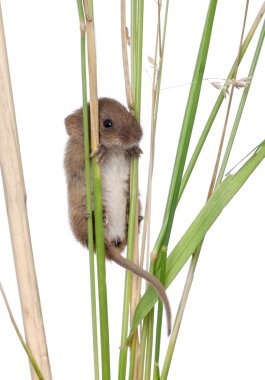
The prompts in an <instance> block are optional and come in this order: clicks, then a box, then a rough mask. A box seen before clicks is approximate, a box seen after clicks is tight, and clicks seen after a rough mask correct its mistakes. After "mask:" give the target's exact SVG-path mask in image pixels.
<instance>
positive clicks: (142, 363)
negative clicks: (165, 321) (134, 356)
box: [139, 318, 148, 380]
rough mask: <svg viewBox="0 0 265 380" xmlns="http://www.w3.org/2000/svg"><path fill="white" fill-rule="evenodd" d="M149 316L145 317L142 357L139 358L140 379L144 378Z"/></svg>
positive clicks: (141, 341) (141, 343)
mask: <svg viewBox="0 0 265 380" xmlns="http://www.w3.org/2000/svg"><path fill="white" fill-rule="evenodd" d="M147 328H148V325H147V318H145V320H144V323H143V327H142V331H141V340H140V359H139V380H142V379H143V375H144V364H145V352H146V341H147Z"/></svg>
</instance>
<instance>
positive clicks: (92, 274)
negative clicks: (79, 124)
mask: <svg viewBox="0 0 265 380" xmlns="http://www.w3.org/2000/svg"><path fill="white" fill-rule="evenodd" d="M77 5H78V13H79V20H80V32H81V72H82V97H83V127H84V148H85V149H84V150H85V171H86V199H87V214H88V216H89V217H88V249H89V269H90V296H91V316H92V335H93V357H94V376H95V380H99V359H98V332H97V329H98V327H97V305H96V285H95V263H94V236H93V235H94V234H93V219H92V196H91V180H90V179H91V168H90V160H89V157H90V146H89V132H88V131H89V115H88V106H87V78H86V47H85V44H86V36H85V31H86V26H85V19H84V12H83V4H82V0H78V1H77Z"/></svg>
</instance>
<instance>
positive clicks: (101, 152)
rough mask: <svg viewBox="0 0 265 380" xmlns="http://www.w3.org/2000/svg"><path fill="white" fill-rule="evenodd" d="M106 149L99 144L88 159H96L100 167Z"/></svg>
mask: <svg viewBox="0 0 265 380" xmlns="http://www.w3.org/2000/svg"><path fill="white" fill-rule="evenodd" d="M106 153H107V148H106V147H105V146H104V145H101V144H99V146H98V148H97V149H96V150H95V152H93V153H91V155H90V157H96V160H97V162H98V163H99V164H100V165H101V164H102V163H103V162H104V160H105V158H106Z"/></svg>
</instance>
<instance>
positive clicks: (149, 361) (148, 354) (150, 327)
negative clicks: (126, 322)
mask: <svg viewBox="0 0 265 380" xmlns="http://www.w3.org/2000/svg"><path fill="white" fill-rule="evenodd" d="M146 319H147V328H148V333H147V346H146V360H145V373H144V380H150V379H151V367H152V347H153V328H154V310H153V309H152V310H151V311H150V312H149V314H148V315H147V317H146Z"/></svg>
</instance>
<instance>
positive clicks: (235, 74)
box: [207, 0, 249, 199]
mask: <svg viewBox="0 0 265 380" xmlns="http://www.w3.org/2000/svg"><path fill="white" fill-rule="evenodd" d="M248 5H249V0H246V6H245V13H244V20H243V26H242V32H241V37H240V42H239V50H238V54H237V59H236V64H235V72H234V76H233V81H232V86H231V92H230V96H229V100H228V105H227V111H226V115H225V122H224V127H223V131H222V136H221V140H220V145H219V149H218V153H217V157H216V162H215V166H214V171H213V175H212V180H211V184H210V188H209V192H208V197H207V199H209V198H210V196H211V195H212V193H213V190H214V187H215V182H216V177H217V172H218V167H219V164H220V159H221V154H222V150H223V145H224V139H225V134H226V130H227V124H228V119H229V115H230V110H231V105H232V99H233V94H234V89H235V85H234V81H235V80H236V77H237V71H238V66H239V61H240V55H241V49H242V43H243V38H244V32H245V26H246V21H247V13H248Z"/></svg>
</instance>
